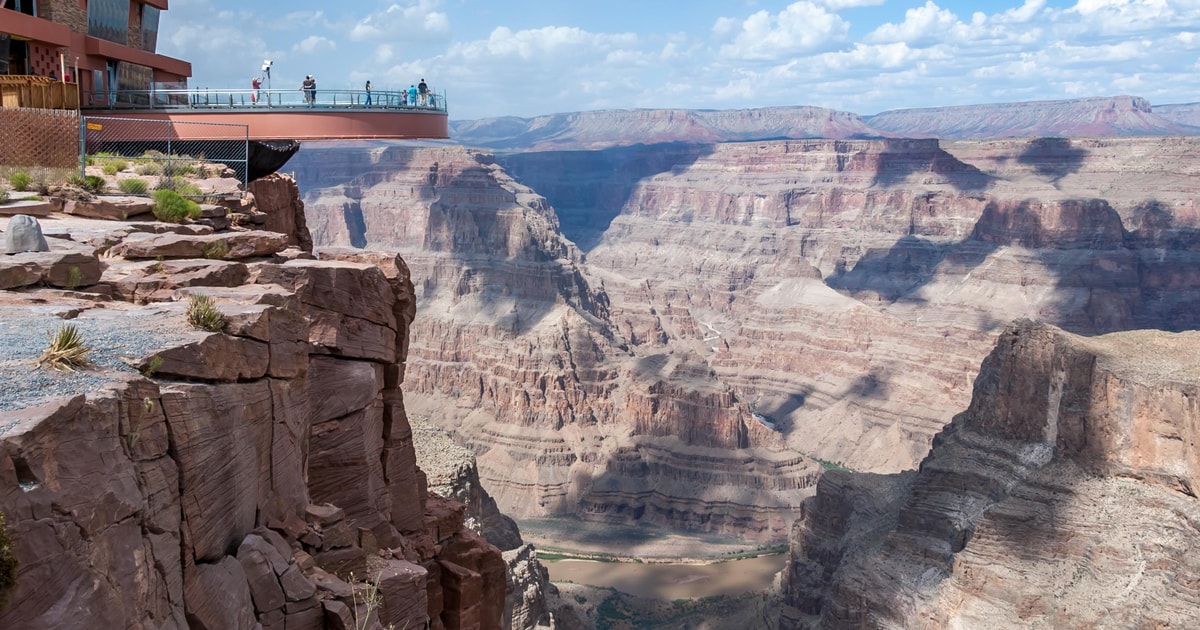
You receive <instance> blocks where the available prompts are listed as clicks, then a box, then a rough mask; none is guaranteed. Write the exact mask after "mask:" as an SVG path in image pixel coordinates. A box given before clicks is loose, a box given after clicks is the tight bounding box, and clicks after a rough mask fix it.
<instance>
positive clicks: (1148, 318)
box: [294, 138, 1200, 539]
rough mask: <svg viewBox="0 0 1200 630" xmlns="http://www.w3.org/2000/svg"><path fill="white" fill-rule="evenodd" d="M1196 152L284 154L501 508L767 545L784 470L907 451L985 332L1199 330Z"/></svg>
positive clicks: (957, 396)
mask: <svg viewBox="0 0 1200 630" xmlns="http://www.w3.org/2000/svg"><path fill="white" fill-rule="evenodd" d="M1198 148H1200V145H1198V144H1197V141H1196V140H1195V139H1192V138H1115V139H1078V140H1077V139H1072V140H1057V141H1053V142H1048V141H1045V140H1035V139H1024V140H1004V141H990V142H956V143H939V142H937V141H935V140H899V139H881V140H790V141H761V142H741V143H724V144H712V145H693V146H687V145H678V144H673V145H668V146H665V147H652V146H647V147H632V148H622V149H611V150H605V151H593V152H583V151H572V152H553V151H547V152H532V153H515V154H507V155H503V156H499V157H493V156H492V155H491V154H488V153H485V152H479V151H473V150H468V149H464V148H462V147H449V146H439V147H416V146H411V145H405V144H403V143H394V144H387V145H379V146H378V147H376V148H375V149H374V150H373V152H371V153H368V152H363V151H361V150H354V151H351V150H349V149H346V148H342V147H339V146H337V145H330V146H323V147H321V146H316V147H315V146H309V147H307V148H306V149H305V150H303V151H301V153H300V154H299V155H298V156H297V158H296V161H295V163H294V166H295V168H296V169H297V170H296V172H297V176H298V177H299V178H300V181H301V184H302V186H303V189H304V191H305V193H304V197H305V200H306V203H307V207H308V213H309V221H310V224H311V225H313V226H314V233H315V234H316V235H317V240H318V242H319V243H324V244H337V245H348V244H350V240H349V239H350V234H349V232H348V230H347V228H346V226H345V224H344V223H343V220H342V218H341V217H342V216H343V210H344V209H345V208H347V207H356V208H361V211H362V215H361V216H362V219H363V221H364V226H365V228H364V231H363V234H364V235H365V238H366V240H367V243H368V248H372V249H380V250H386V251H399V252H402V253H403V255H404V257H405V259H406V260H407V261H408V262H409V264H410V265H411V267H412V271H413V277H414V281H415V284H416V285H417V286H418V308H419V309H420V317H418V319H417V323H416V325H415V326H416V328H415V329H414V336H413V346H412V352H411V355H410V360H409V364H408V371H409V381H408V382H407V385H408V389H407V391H408V392H409V399H408V400H409V402H410V403H411V404H412V405H414V408H415V409H418V410H420V412H421V413H424V414H427V415H428V416H429V417H430V418H431V420H432V421H433V422H435V423H437V424H438V425H439V426H442V427H443V428H446V429H447V430H449V431H450V432H451V433H452V434H453V435H454V436H455V438H456V439H457V440H458V441H459V442H460V443H462V444H465V445H467V446H468V448H470V449H471V450H472V451H473V452H474V453H475V454H476V456H477V460H478V465H479V472H480V475H481V479H482V480H483V483H484V484H485V485H486V486H487V487H488V488H489V490H490V491H491V492H492V493H493V496H494V497H495V499H496V501H497V502H498V504H499V506H500V507H501V509H502V510H503V511H504V512H506V513H510V514H512V515H513V516H514V517H517V518H528V517H540V516H543V515H555V514H571V515H584V516H585V517H587V518H593V519H597V520H602V521H605V520H606V521H611V522H621V523H630V522H633V523H637V522H642V523H650V524H656V525H666V526H671V527H680V526H682V527H689V528H695V529H700V530H705V531H711V532H723V533H728V534H731V535H740V536H745V537H750V538H760V539H763V538H776V539H778V538H781V537H782V536H784V534H785V532H786V531H787V529H788V527H789V523H790V522H791V521H792V520H793V519H794V517H795V516H797V515H798V505H799V502H800V500H802V499H803V498H804V497H806V496H808V495H810V494H811V493H812V492H813V484H814V483H815V481H816V479H817V478H818V476H819V474H820V471H821V468H822V466H819V465H818V464H817V463H816V461H815V460H814V459H813V458H817V459H820V460H823V461H824V462H825V464H824V466H825V467H830V466H835V465H837V464H841V465H844V466H847V467H850V468H852V469H856V470H867V471H875V472H881V473H886V472H895V471H900V470H904V469H908V468H912V467H915V466H916V465H917V464H918V463H919V461H920V460H921V458H922V457H923V456H924V454H925V453H926V452H927V449H928V445H929V443H930V441H931V440H932V438H933V436H935V435H936V434H937V433H938V432H939V431H940V430H941V429H942V427H943V426H944V425H945V423H946V421H947V419H948V418H950V417H951V416H952V415H953V414H954V413H955V412H956V411H958V410H960V409H962V408H963V407H964V406H965V405H966V403H967V401H968V400H969V396H970V387H971V383H972V380H973V378H974V376H975V374H976V372H977V370H978V365H979V361H980V358H981V357H983V356H984V355H985V354H986V353H987V351H988V349H989V348H990V347H991V345H992V343H993V342H994V339H995V335H997V334H999V333H1000V331H1001V330H1003V327H1004V326H1005V325H1006V324H1007V323H1008V322H1010V321H1012V320H1014V319H1016V318H1020V317H1032V318H1037V319H1041V320H1044V321H1047V322H1050V323H1053V324H1056V325H1059V326H1062V327H1063V328H1064V329H1067V330H1069V331H1072V332H1076V333H1082V334H1096V333H1104V332H1110V331H1115V330H1127V329H1134V328H1142V327H1161V328H1167V329H1172V330H1184V329H1190V328H1195V327H1196V326H1197V325H1200V321H1197V320H1196V319H1195V317H1196V313H1200V309H1197V308H1195V306H1196V304H1195V296H1196V295H1198V293H1197V292H1196V290H1195V289H1196V288H1197V287H1196V285H1197V282H1198V280H1197V278H1200V274H1197V273H1196V270H1197V268H1200V247H1197V245H1196V243H1197V239H1196V238H1195V235H1196V233H1197V232H1196V229H1197V226H1198V225H1200V221H1198V220H1197V213H1196V212H1195V204H1194V201H1193V199H1194V193H1195V192H1196V189H1195V187H1194V184H1191V183H1189V182H1191V181H1192V179H1191V178H1190V177H1189V173H1190V171H1188V169H1189V168H1190V167H1188V166H1187V164H1190V163H1191V160H1190V156H1194V155H1196V154H1197V152H1198ZM501 166H503V168H501ZM510 173H511V174H512V175H513V176H515V179H516V180H519V182H518V181H514V177H513V176H510ZM542 195H545V197H543V196H542ZM560 226H561V227H560ZM564 236H566V237H568V238H564ZM571 239H575V240H574V241H572V240H571ZM694 464H702V465H694ZM700 483H702V484H704V487H705V488H707V495H706V496H705V497H704V498H703V499H697V497H696V496H695V492H694V488H695V487H696V484H700Z"/></svg>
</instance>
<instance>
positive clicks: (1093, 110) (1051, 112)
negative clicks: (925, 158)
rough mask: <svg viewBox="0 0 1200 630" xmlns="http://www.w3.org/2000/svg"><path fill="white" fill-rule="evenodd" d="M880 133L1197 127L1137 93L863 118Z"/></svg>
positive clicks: (1010, 134) (970, 134) (1100, 132)
mask: <svg viewBox="0 0 1200 630" xmlns="http://www.w3.org/2000/svg"><path fill="white" fill-rule="evenodd" d="M866 122H867V124H869V125H871V126H872V127H874V128H876V129H879V130H881V131H884V132H889V133H893V134H899V135H903V136H905V137H910V138H942V139H952V138H953V139H962V138H996V137H1000V138H1027V137H1036V136H1074V137H1080V136H1082V137H1087V136H1141V135H1145V136H1152V135H1171V136H1175V135H1187V134H1194V133H1196V132H1197V131H1198V129H1197V128H1196V127H1195V126H1194V122H1191V121H1186V120H1185V119H1183V118H1182V117H1179V116H1169V115H1160V111H1159V109H1158V108H1156V107H1151V106H1150V101H1147V100H1146V99H1144V98H1141V97H1137V96H1112V97H1099V98H1081V99H1071V100H1063V101H1029V102H1023V103H995V104H989V105H962V106H957V107H926V108H921V109H900V110H894V111H888V112H883V113H881V114H876V115H874V116H868V117H867V118H866Z"/></svg>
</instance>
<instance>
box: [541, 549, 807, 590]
mask: <svg viewBox="0 0 1200 630" xmlns="http://www.w3.org/2000/svg"><path fill="white" fill-rule="evenodd" d="M785 562H787V554H776V555H772V556H759V557H757V558H749V559H746V560H730V561H727V562H714V563H712V564H638V563H627V562H597V561H594V560H559V561H556V562H543V564H544V565H545V566H546V569H547V570H549V571H550V579H551V580H552V581H554V582H575V583H577V584H588V585H591V586H610V587H612V588H615V589H617V590H619V591H622V592H625V593H629V594H631V595H637V596H640V597H657V598H660V599H668V600H671V599H689V598H697V597H708V596H711V595H737V594H740V593H745V592H747V591H764V590H766V589H768V588H770V586H771V581H772V580H774V579H775V574H776V573H778V572H779V571H780V570H781V569H783V565H784V563H785Z"/></svg>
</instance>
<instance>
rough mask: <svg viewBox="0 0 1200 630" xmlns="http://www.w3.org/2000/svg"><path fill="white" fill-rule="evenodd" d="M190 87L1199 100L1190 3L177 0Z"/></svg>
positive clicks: (172, 49) (163, 36)
mask: <svg viewBox="0 0 1200 630" xmlns="http://www.w3.org/2000/svg"><path fill="white" fill-rule="evenodd" d="M169 6H170V9H169V10H168V11H166V12H164V13H163V14H162V18H161V22H160V25H159V38H158V52H159V53H160V54H164V55H168V56H171V57H177V58H180V59H185V60H187V61H190V62H191V63H192V79H191V80H190V85H191V87H193V88H203V87H208V88H215V89H229V88H239V89H248V88H249V87H250V80H251V78H252V77H254V76H255V75H257V74H261V72H260V69H261V67H262V64H263V61H264V60H267V59H270V60H271V61H272V62H273V65H272V72H271V87H272V88H274V89H280V88H298V87H299V85H300V82H301V81H302V80H303V79H304V76H305V75H307V74H311V75H313V76H314V77H315V78H316V80H317V85H318V89H322V88H324V89H339V90H340V89H362V86H363V84H364V82H365V81H367V80H370V81H371V82H372V86H373V87H374V89H375V90H387V89H401V88H407V87H408V86H409V85H411V84H414V83H416V82H418V81H419V80H420V79H425V80H426V82H427V83H428V84H429V86H430V87H431V89H434V90H435V91H437V92H439V93H442V92H444V93H445V95H446V99H447V100H446V102H447V104H448V106H449V113H450V118H451V119H453V120H474V119H479V118H491V117H499V116H518V117H521V118H533V117H536V116H540V115H544V114H553V113H563V112H577V111H587V110H599V109H635V108H686V109H745V108H756V107H768V106H776V105H812V106H817V107H826V108H830V109H835V110H840V111H847V112H853V113H857V114H861V115H864V116H866V115H871V114H875V113H878V112H881V111H887V110H893V109H906V108H914V107H942V106H951V105H973V104H982V103H1008V102H1019V101H1033V100H1059V99H1073V98H1083V97H1090V96H1115V95H1121V94H1128V95H1134V96H1141V97H1145V98H1146V99H1148V100H1149V101H1150V103H1151V104H1153V105H1164V104H1172V103H1194V102H1200V63H1198V59H1200V0H1078V1H1073V0H1023V1H1022V0H973V1H958V0H801V1H799V2H788V1H778V2H774V1H769V0H725V1H718V0H689V1H687V2H684V1H681V0H603V1H590V2H589V1H588V0H392V1H388V0H342V1H341V2H328V1H320V2H318V1H316V0H257V1H255V2H246V1H245V0H170V4H169Z"/></svg>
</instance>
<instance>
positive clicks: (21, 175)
mask: <svg viewBox="0 0 1200 630" xmlns="http://www.w3.org/2000/svg"><path fill="white" fill-rule="evenodd" d="M8 183H10V184H12V187H13V190H15V191H17V192H25V191H26V190H29V187H30V186H32V185H33V178H32V177H30V176H29V173H26V172H24V171H19V172H16V173H13V174H12V177H10V178H8Z"/></svg>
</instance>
